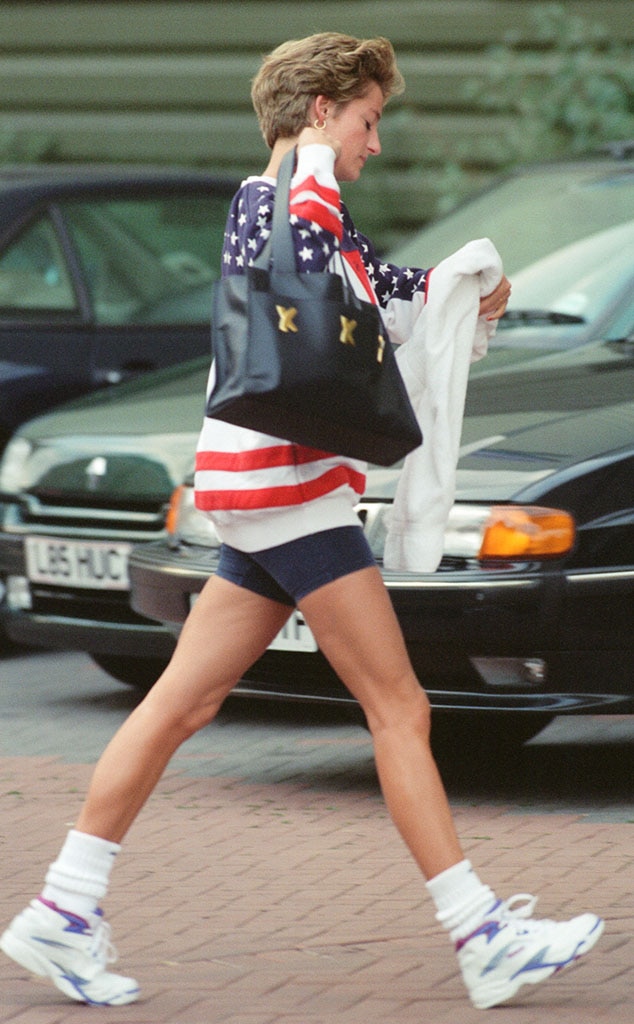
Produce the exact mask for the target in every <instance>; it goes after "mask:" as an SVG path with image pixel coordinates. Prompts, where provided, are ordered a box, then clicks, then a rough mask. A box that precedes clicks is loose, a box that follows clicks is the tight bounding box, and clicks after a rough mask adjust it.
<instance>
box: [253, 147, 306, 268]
mask: <svg viewBox="0 0 634 1024" xmlns="http://www.w3.org/2000/svg"><path fill="white" fill-rule="evenodd" d="M294 166H295V148H293V149H291V150H289V152H288V153H287V154H286V156H284V158H283V159H282V162H281V164H280V169H279V172H278V175H277V186H276V189H275V203H274V205H273V224H272V227H271V234H270V237H269V238H268V239H267V242H266V245H265V246H264V248H263V249H262V252H261V253H260V255H259V256H258V258H257V260H254V261H253V266H254V267H257V268H258V269H259V270H268V268H269V265H270V263H271V260H272V261H273V266H274V268H275V270H276V271H278V272H280V273H283V274H295V273H296V266H295V250H294V248H293V234H292V232H291V224H290V221H289V219H288V218H289V199H290V193H291V178H292V177H293V168H294Z"/></svg>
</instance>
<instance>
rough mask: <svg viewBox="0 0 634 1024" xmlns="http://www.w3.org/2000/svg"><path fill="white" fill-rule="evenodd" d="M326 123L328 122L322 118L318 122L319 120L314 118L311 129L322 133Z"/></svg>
mask: <svg viewBox="0 0 634 1024" xmlns="http://www.w3.org/2000/svg"><path fill="white" fill-rule="evenodd" d="M327 123H328V122H327V121H326V118H324V119H323V121H321V122H320V120H319V118H318V117H316V118H315V120H314V121H313V128H316V129H317V131H318V132H323V130H324V128H325V127H326V125H327Z"/></svg>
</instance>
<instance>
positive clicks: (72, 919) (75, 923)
mask: <svg viewBox="0 0 634 1024" xmlns="http://www.w3.org/2000/svg"><path fill="white" fill-rule="evenodd" d="M37 898H38V900H39V902H40V903H43V904H44V906H45V907H48V908H49V910H54V911H55V913H56V914H60V915H61V917H64V918H66V920H67V921H68V927H67V928H64V931H65V932H73V933H75V934H77V935H83V934H84V933H85V932H87V931H90V923H89V922H88V921H87V920H86V918H85V917H80V916H79V914H73V913H71V911H70V910H62V908H61V907H58V906H57V904H56V903H53V902H52V901H51V900H45V899H44V898H43V897H42V896H38V897H37ZM96 913H98V914H99V915H100V916H101V913H102V911H96Z"/></svg>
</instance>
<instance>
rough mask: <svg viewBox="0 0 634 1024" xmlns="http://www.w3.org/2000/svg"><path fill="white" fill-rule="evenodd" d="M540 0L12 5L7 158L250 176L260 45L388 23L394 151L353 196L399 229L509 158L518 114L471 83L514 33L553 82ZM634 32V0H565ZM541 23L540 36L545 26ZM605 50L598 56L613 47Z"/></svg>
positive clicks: (3, 69)
mask: <svg viewBox="0 0 634 1024" xmlns="http://www.w3.org/2000/svg"><path fill="white" fill-rule="evenodd" d="M543 6H544V5H543V4H541V3H537V2H534V0H488V2H487V0H467V2H461V0H409V2H408V0H339V2H330V0H323V2H302V0H293V2H286V0H276V2H270V0H210V2H192V3H190V2H188V0H137V2H135V0H118V2H117V0H109V2H108V0H74V2H73V0H67V2H63V3H58V2H56V0H48V2H41V0H40V2H37V0H23V2H6V0H5V2H3V3H2V4H0V159H2V160H4V161H5V162H6V161H7V160H11V159H16V158H17V159H27V158H29V157H32V158H37V159H53V160H71V161H72V160H78V161H94V160H97V161H103V160H106V161H113V160H114V161H118V160H123V161H128V162H129V161H135V162H139V161H140V162H159V163H163V164H164V163H186V164H190V165H198V166H205V167H209V168H212V169H215V170H221V171H226V172H230V173H234V174H236V175H238V176H242V175H244V174H246V173H252V172H254V171H257V170H258V169H259V168H261V167H262V165H263V163H264V162H265V160H266V149H265V146H264V143H263V142H262V140H261V138H260V136H259V133H258V128H257V124H256V121H255V117H254V115H253V113H252V110H251V103H250V97H249V89H250V81H251V78H252V77H253V75H254V73H255V72H256V70H257V68H258V66H259V62H260V57H261V55H262V54H263V53H266V52H268V51H269V50H270V49H272V48H273V47H274V46H276V45H277V44H278V43H280V42H281V41H283V40H284V39H287V38H297V37H300V36H304V35H308V34H310V33H312V32H316V31H324V30H329V29H334V30H336V31H342V32H349V33H351V34H354V35H357V36H372V35H379V34H381V35H387V36H388V37H389V38H390V39H391V40H392V42H393V43H394V46H395V48H396V51H397V55H398V59H399V65H400V67H401V70H402V71H403V74H404V76H405V80H406V84H407V91H406V93H405V95H404V97H399V98H397V99H395V100H393V101H392V102H391V103H390V104H389V106H388V107H387V110H386V114H385V116H384V120H383V123H382V132H381V137H382V143H383V154H382V155H381V157H380V158H379V159H378V160H376V161H372V162H371V164H369V165H368V170H367V171H366V173H365V174H364V177H363V179H362V180H361V181H360V182H359V183H358V184H357V185H355V186H354V191H351V192H350V194H349V196H348V195H347V198H348V201H349V202H350V205H351V206H352V209H353V213H354V214H355V216H356V218H357V220H358V221H359V223H360V225H361V226H362V227H363V228H364V229H365V230H367V231H368V233H370V234H374V236H375V237H377V239H378V241H380V242H381V241H383V242H387V241H389V240H390V239H391V238H392V237H395V236H396V235H397V234H398V233H399V232H400V231H404V230H407V229H410V228H411V227H414V226H416V225H418V224H420V223H422V222H424V221H425V220H426V219H428V218H429V217H430V216H432V215H433V214H434V213H435V212H437V208H438V196H439V194H440V192H441V191H442V186H441V182H440V180H439V177H440V174H441V173H442V174H446V173H447V170H446V164H447V162H448V161H452V160H454V159H455V160H456V161H457V162H458V163H459V164H460V165H461V167H462V172H461V173H462V177H463V179H464V180H465V181H467V182H468V186H469V187H475V186H476V185H478V184H480V183H482V182H484V181H486V180H487V179H488V178H489V177H490V176H491V174H492V173H493V172H494V171H495V170H496V169H497V168H498V167H499V165H500V163H501V161H502V158H503V153H504V147H503V146H502V145H501V140H503V139H504V138H505V136H506V134H507V133H508V132H509V131H510V130H511V128H512V126H513V122H514V118H515V117H516V115H515V113H514V112H513V110H512V109H509V108H508V107H505V105H504V103H501V104H498V106H497V107H494V108H492V109H489V108H487V107H486V106H485V105H484V104H483V103H482V102H481V101H479V100H478V99H477V98H473V97H470V95H469V90H468V88H467V87H468V84H469V82H473V81H485V80H486V75H487V71H488V69H489V61H490V58H489V53H488V51H489V48H490V47H491V45H493V44H495V43H500V42H502V41H503V40H504V39H505V37H506V35H507V34H508V33H509V32H510V33H515V34H516V35H518V36H520V37H521V38H522V40H525V43H524V45H525V48H526V54H525V59H526V61H527V62H529V63H530V66H531V67H532V68H534V73H535V75H538V76H540V77H543V79H544V82H545V83H547V81H548V75H549V69H550V66H551V64H552V60H553V57H552V54H550V53H549V52H547V51H544V50H543V47H542V46H541V45H540V43H539V40H538V39H537V38H535V21H534V14H535V9H536V8H543ZM560 6H563V7H564V8H565V9H566V11H567V12H568V11H569V13H570V16H571V17H579V16H581V17H583V18H584V19H586V20H587V21H588V22H590V23H596V22H599V23H600V25H601V26H602V27H603V28H604V29H605V30H606V31H607V32H608V33H609V35H610V36H611V37H612V38H614V39H619V40H621V41H629V42H630V43H633V44H634V17H633V16H632V11H633V8H634V4H633V3H632V0H603V2H601V3H596V2H569V3H564V4H563V5H560ZM531 33H532V35H531ZM609 60H610V57H609V55H607V54H606V56H605V58H604V57H602V56H601V54H599V55H598V56H597V57H596V58H595V62H596V63H597V66H600V65H601V64H602V62H603V63H605V62H609Z"/></svg>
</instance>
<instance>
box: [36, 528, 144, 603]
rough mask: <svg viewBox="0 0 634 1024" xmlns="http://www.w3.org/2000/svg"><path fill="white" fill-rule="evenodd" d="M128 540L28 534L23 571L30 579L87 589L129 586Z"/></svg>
mask: <svg viewBox="0 0 634 1024" xmlns="http://www.w3.org/2000/svg"><path fill="white" fill-rule="evenodd" d="M131 546H132V545H131V544H125V543H119V544H118V543H110V542H109V541H81V540H63V539H62V538H60V537H27V538H26V540H25V554H26V572H27V576H28V577H29V579H30V580H31V582H32V583H48V584H51V585H53V586H58V587H62V586H63V587H83V588H86V589H90V590H129V589H130V579H129V577H128V556H129V554H130V548H131Z"/></svg>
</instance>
